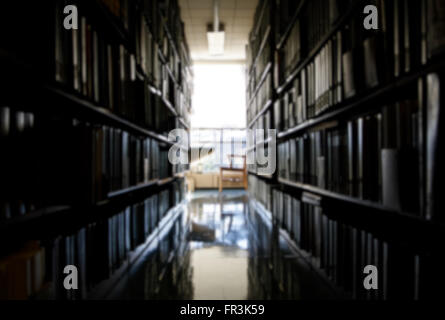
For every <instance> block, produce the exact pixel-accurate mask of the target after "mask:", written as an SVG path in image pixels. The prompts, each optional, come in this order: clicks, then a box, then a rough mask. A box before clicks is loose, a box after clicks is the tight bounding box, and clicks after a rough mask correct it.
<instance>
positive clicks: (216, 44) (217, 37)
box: [207, 31, 224, 56]
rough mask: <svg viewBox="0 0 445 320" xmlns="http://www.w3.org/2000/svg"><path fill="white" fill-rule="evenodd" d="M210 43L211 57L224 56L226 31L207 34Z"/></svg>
mask: <svg viewBox="0 0 445 320" xmlns="http://www.w3.org/2000/svg"><path fill="white" fill-rule="evenodd" d="M207 40H208V42H209V54H210V55H211V56H220V55H223V54H224V31H220V32H207Z"/></svg>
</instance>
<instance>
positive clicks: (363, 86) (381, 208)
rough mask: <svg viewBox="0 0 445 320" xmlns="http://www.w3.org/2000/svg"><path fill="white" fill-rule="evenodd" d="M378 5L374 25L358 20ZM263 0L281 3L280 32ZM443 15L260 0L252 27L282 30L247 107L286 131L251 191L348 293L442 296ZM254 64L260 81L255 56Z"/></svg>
mask: <svg viewBox="0 0 445 320" xmlns="http://www.w3.org/2000/svg"><path fill="white" fill-rule="evenodd" d="M369 4H372V5H375V6H377V8H378V10H379V29H378V30H365V28H364V27H363V20H364V18H365V17H366V15H365V14H364V13H363V9H364V7H365V6H366V5H369ZM265 6H269V7H273V8H275V10H274V12H275V16H274V17H273V18H272V19H271V20H270V21H272V22H271V26H272V29H271V30H270V29H269V28H267V27H268V23H269V21H266V22H263V20H262V19H261V18H260V17H261V14H260V13H259V12H261V10H262V9H261V8H263V7H265ZM258 24H264V25H263V26H262V27H260V26H258ZM444 24H445V10H444V6H443V4H442V3H441V2H440V1H435V0H424V1H416V2H414V1H407V0H399V1H388V0H375V1H336V0H316V1H305V0H300V1H281V0H280V1H278V0H277V1H260V3H259V6H258V9H257V14H256V19H255V27H254V29H253V31H252V34H254V35H255V37H253V40H255V39H261V37H262V36H267V34H268V32H270V33H271V34H272V35H273V37H271V41H270V42H269V45H270V50H272V51H273V54H272V55H271V56H272V58H271V59H270V61H269V63H270V65H271V68H272V70H273V78H272V82H271V87H272V90H271V92H270V93H269V97H270V98H269V99H268V100H266V101H265V102H264V100H263V99H262V97H261V94H260V93H259V89H257V87H256V86H255V85H254V86H251V85H249V88H248V94H247V95H248V105H247V106H248V111H247V117H248V126H249V129H265V130H267V129H276V130H277V132H278V141H277V171H276V173H275V174H274V175H273V176H272V177H265V176H261V175H259V174H258V171H257V170H256V168H255V166H251V167H250V168H249V174H250V177H249V185H250V187H251V188H250V193H251V195H250V197H251V200H252V201H254V202H256V203H257V204H260V207H261V208H262V209H263V210H265V211H267V212H268V215H269V216H270V217H271V220H272V221H273V222H274V224H275V225H276V226H277V227H278V228H279V229H280V232H282V233H283V234H285V235H286V238H287V239H288V241H289V242H290V243H291V244H292V245H293V247H294V248H295V249H296V251H298V252H299V254H300V255H301V256H303V257H304V258H305V259H306V261H307V262H308V264H309V265H310V266H311V267H313V269H314V270H316V271H317V273H318V274H319V275H320V276H321V277H323V278H324V279H325V280H326V281H328V282H329V283H331V284H332V285H333V286H334V287H335V288H336V289H337V290H338V292H339V293H340V294H341V296H344V295H345V296H349V297H350V298H353V299H366V300H388V299H389V300H392V299H403V298H406V299H428V298H434V297H437V296H443V294H441V292H440V287H441V285H442V280H440V279H438V278H437V277H436V276H435V275H437V272H439V271H438V270H440V268H441V267H442V266H443V265H444V260H443V257H442V256H441V254H440V252H441V250H442V249H443V248H442V244H443V240H444V237H443V234H444V231H445V228H444V224H443V217H442V211H443V210H442V206H443V201H441V200H440V191H439V189H440V186H441V184H442V183H441V181H443V173H442V169H441V165H440V164H439V163H441V162H440V161H441V159H442V156H441V154H442V152H441V151H440V145H441V144H442V134H441V130H440V128H441V124H442V122H443V121H442V115H441V112H440V104H441V102H442V98H441V96H440V94H439V91H440V90H441V88H442V83H443V79H442V78H443V71H444V64H443V52H444V48H445V46H444V41H445V40H444V39H445V38H444V37H443V35H440V31H439V30H442V28H443V25H444ZM257 30H267V32H263V33H262V34H259V33H258V32H257ZM257 48H258V44H257V43H255V41H252V43H251V44H250V45H249V49H248V52H258V49H257ZM261 48H262V47H261ZM262 50H264V48H262ZM260 52H261V51H260ZM248 63H249V65H248V68H247V70H248V83H249V84H251V83H258V82H256V81H257V78H256V74H255V73H253V72H252V70H256V69H257V67H256V64H258V61H257V59H255V58H249V59H248ZM261 78H262V77H261ZM261 80H263V81H264V79H261ZM260 83H261V82H260ZM258 100H260V101H261V103H259V104H258V103H252V102H254V101H258ZM267 140H268V137H267V136H266V137H265V139H264V141H266V142H267ZM264 141H263V140H260V141H254V142H253V144H252V145H251V146H248V149H247V150H248V152H254V151H255V150H256V149H257V145H258V144H263V142H264ZM438 161H439V162H438ZM366 265H375V266H377V267H378V270H379V276H380V278H379V290H377V291H367V290H364V289H363V285H362V283H363V279H364V276H365V275H364V273H363V269H364V267H365V266H366ZM274 267H275V268H278V269H280V268H282V266H279V265H277V266H274Z"/></svg>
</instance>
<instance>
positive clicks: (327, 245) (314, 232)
mask: <svg viewBox="0 0 445 320" xmlns="http://www.w3.org/2000/svg"><path fill="white" fill-rule="evenodd" d="M311 197H312V195H309V194H303V195H302V198H301V199H299V198H295V197H294V196H292V195H290V194H286V193H283V192H281V191H279V190H274V195H273V199H274V210H273V212H272V214H273V216H274V218H275V219H276V220H277V223H278V225H279V226H280V227H281V228H283V229H285V230H286V231H287V232H288V233H289V234H290V235H291V237H292V239H293V240H294V241H295V242H296V244H297V245H298V247H299V248H300V249H301V250H302V252H303V254H305V255H306V258H307V259H308V260H309V261H310V263H311V264H312V265H313V266H315V267H316V268H317V269H318V270H322V272H323V273H324V274H325V275H326V276H327V277H328V278H329V279H331V280H332V281H333V282H334V283H335V284H336V285H338V286H339V287H341V288H342V289H344V291H345V292H347V293H350V294H351V295H352V296H353V298H355V299H372V300H388V299H389V300H391V299H403V298H405V299H410V300H413V299H419V298H421V297H423V296H424V294H428V290H426V291H423V290H425V289H426V288H427V287H428V286H431V285H433V283H426V282H425V281H426V279H425V278H424V277H425V276H426V274H425V273H428V271H427V269H426V267H427V262H426V260H428V259H427V258H426V257H424V256H423V255H418V254H416V253H415V252H413V251H411V250H410V249H408V248H405V247H404V246H402V245H401V244H398V243H394V242H387V241H385V240H383V239H381V238H379V237H378V236H376V235H375V234H373V233H372V232H369V231H367V230H363V229H361V228H356V227H354V226H352V225H350V224H348V223H343V222H341V221H338V220H336V219H335V218H332V217H330V216H328V215H327V214H326V213H325V212H324V210H323V209H322V208H321V207H319V206H317V205H314V204H313V202H312V199H311ZM424 261H425V264H423V263H422V262H424ZM367 265H373V266H376V267H377V268H378V270H379V278H378V290H370V291H368V290H365V289H364V287H363V280H364V277H365V274H364V268H365V266H367ZM423 267H425V269H423ZM421 269H422V272H420V270H421ZM424 272H425V273H424Z"/></svg>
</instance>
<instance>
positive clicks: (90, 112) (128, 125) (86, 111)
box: [44, 85, 173, 145]
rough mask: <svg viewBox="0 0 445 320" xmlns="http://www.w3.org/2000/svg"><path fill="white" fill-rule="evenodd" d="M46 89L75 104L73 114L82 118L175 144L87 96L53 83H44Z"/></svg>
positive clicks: (56, 96) (71, 109)
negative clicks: (58, 86)
mask: <svg viewBox="0 0 445 320" xmlns="http://www.w3.org/2000/svg"><path fill="white" fill-rule="evenodd" d="M44 89H46V91H47V92H48V93H50V94H52V95H53V96H54V97H55V98H60V99H62V100H63V101H64V102H69V103H70V105H72V106H74V108H70V111H71V115H72V116H75V117H81V118H84V116H87V117H86V120H91V117H93V118H94V119H96V120H98V121H101V122H103V123H104V124H110V125H112V126H116V127H118V128H121V129H124V130H128V131H130V132H133V133H135V134H138V135H143V136H146V137H149V138H152V139H155V140H157V141H159V142H162V143H166V144H169V145H173V142H171V141H169V140H168V138H167V137H165V136H163V135H161V134H159V133H156V132H153V131H150V130H148V129H146V128H143V127H141V126H139V125H137V124H135V123H133V122H131V121H129V120H126V119H124V118H122V117H121V116H118V115H116V114H115V113H113V112H112V111H110V110H108V109H106V108H104V107H101V106H99V105H96V104H95V103H93V102H90V101H89V100H87V99H85V98H82V97H80V96H77V95H75V94H72V93H69V92H66V91H65V90H63V89H59V88H57V87H56V86H53V85H44ZM65 111H66V109H65Z"/></svg>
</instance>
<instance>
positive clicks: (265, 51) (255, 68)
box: [246, 0, 273, 121]
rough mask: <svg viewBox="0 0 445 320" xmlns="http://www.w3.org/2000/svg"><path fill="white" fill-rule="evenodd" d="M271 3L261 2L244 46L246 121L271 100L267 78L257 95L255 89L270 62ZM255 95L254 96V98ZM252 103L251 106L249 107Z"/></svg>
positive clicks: (269, 84) (270, 83)
mask: <svg viewBox="0 0 445 320" xmlns="http://www.w3.org/2000/svg"><path fill="white" fill-rule="evenodd" d="M271 6H272V3H271V1H269V0H264V1H261V2H260V3H259V4H258V6H257V9H256V12H255V20H254V21H255V26H254V27H253V29H252V32H251V33H250V35H249V44H248V45H247V46H246V56H247V69H246V72H247V83H248V87H247V95H246V97H247V101H248V108H247V109H248V120H249V121H250V120H251V119H253V118H254V117H255V116H256V114H257V112H258V111H259V110H261V108H263V107H264V104H265V102H266V101H267V100H268V99H271V98H272V95H271V92H272V91H271V90H272V82H271V80H272V79H271V78H270V77H269V75H270V72H269V73H268V75H267V76H268V79H266V81H264V82H263V84H261V88H260V89H259V91H258V93H257V91H256V90H257V88H258V86H259V85H260V82H261V81H262V80H263V78H262V77H263V76H264V73H265V72H266V68H267V67H268V65H270V64H271V62H272V57H273V48H272V47H271V45H270V43H271V39H272V32H271V30H272V24H271V23H272V12H273V11H272V7H271ZM255 95H256V96H255ZM250 102H252V105H250Z"/></svg>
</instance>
